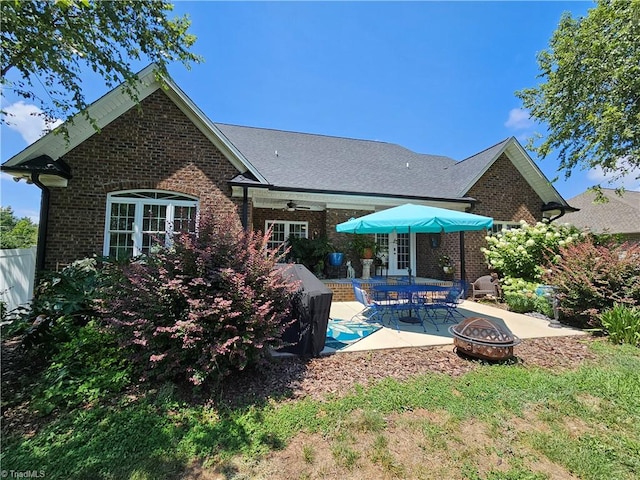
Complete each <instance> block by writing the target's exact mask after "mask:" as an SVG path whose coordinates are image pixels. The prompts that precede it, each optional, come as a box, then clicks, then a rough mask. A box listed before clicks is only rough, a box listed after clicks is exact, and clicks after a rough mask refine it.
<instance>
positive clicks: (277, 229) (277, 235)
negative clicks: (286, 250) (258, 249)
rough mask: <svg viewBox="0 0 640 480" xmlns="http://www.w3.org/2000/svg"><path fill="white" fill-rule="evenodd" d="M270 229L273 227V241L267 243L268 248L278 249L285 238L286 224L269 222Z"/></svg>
mask: <svg viewBox="0 0 640 480" xmlns="http://www.w3.org/2000/svg"><path fill="white" fill-rule="evenodd" d="M267 226H268V227H271V229H272V230H271V239H270V240H269V242H267V247H268V248H278V247H279V246H280V245H281V244H282V243H284V241H285V240H286V237H285V224H284V222H269V223H267Z"/></svg>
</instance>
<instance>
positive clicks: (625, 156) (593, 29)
mask: <svg viewBox="0 0 640 480" xmlns="http://www.w3.org/2000/svg"><path fill="white" fill-rule="evenodd" d="M638 38H640V1H639V0H625V1H608V0H599V1H598V2H597V6H596V7H595V8H593V9H591V10H589V13H588V14H587V16H586V17H584V18H579V19H574V18H572V17H571V15H570V14H568V13H567V14H565V15H564V16H563V17H562V19H561V21H560V24H559V26H558V29H557V30H556V31H555V32H554V34H553V36H552V38H551V40H550V43H549V48H548V49H547V50H544V51H542V52H540V53H539V54H538V66H539V68H540V75H539V76H540V77H542V78H543V79H544V80H545V81H544V82H542V83H540V84H539V86H537V87H535V88H528V89H524V90H521V91H519V92H516V95H517V96H518V97H520V98H521V99H522V101H523V104H524V106H525V108H527V109H528V110H529V112H530V115H531V117H533V118H534V119H537V120H539V121H540V122H545V123H546V126H547V130H548V135H547V137H546V138H545V139H544V141H542V143H540V144H539V145H535V139H533V140H532V141H530V142H529V147H530V148H532V149H533V150H535V151H536V152H537V153H538V154H539V155H541V156H542V157H543V158H544V157H546V156H547V155H549V154H550V153H551V152H552V151H555V150H556V149H559V154H558V155H559V160H560V166H559V170H560V171H562V170H564V172H565V176H566V177H569V176H570V174H571V172H572V170H573V169H574V168H576V167H578V166H579V167H580V168H582V169H592V168H595V167H601V168H602V169H603V171H604V173H605V174H615V177H614V179H617V178H620V177H622V176H624V175H626V174H628V173H630V172H632V171H633V169H634V168H635V169H637V168H638V167H640V103H639V102H638V97H639V96H640V42H638Z"/></svg>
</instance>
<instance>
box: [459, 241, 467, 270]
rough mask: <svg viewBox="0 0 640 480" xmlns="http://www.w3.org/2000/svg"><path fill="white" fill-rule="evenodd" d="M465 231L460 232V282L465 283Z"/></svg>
mask: <svg viewBox="0 0 640 480" xmlns="http://www.w3.org/2000/svg"><path fill="white" fill-rule="evenodd" d="M464 250H465V249H464V231H462V230H461V231H460V280H462V281H463V282H465V281H466V279H467V271H466V265H465V261H464Z"/></svg>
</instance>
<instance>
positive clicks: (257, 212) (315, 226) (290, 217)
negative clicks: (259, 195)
mask: <svg viewBox="0 0 640 480" xmlns="http://www.w3.org/2000/svg"><path fill="white" fill-rule="evenodd" d="M267 220H282V221H288V222H309V238H318V237H322V236H325V235H326V234H327V231H326V228H325V224H326V220H325V212H312V211H308V210H296V211H294V212H289V211H287V210H278V209H275V208H255V209H254V210H253V224H252V225H253V229H254V230H256V231H258V230H259V231H261V232H264V226H265V222H266V221H267Z"/></svg>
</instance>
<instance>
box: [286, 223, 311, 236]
mask: <svg viewBox="0 0 640 480" xmlns="http://www.w3.org/2000/svg"><path fill="white" fill-rule="evenodd" d="M289 236H291V237H298V238H307V225H306V224H296V223H292V224H290V225H289Z"/></svg>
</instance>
